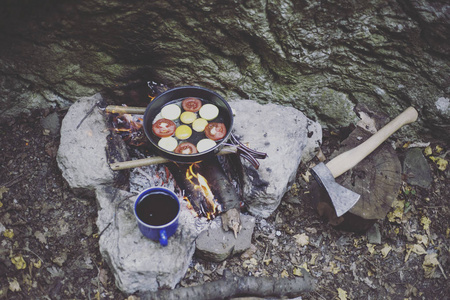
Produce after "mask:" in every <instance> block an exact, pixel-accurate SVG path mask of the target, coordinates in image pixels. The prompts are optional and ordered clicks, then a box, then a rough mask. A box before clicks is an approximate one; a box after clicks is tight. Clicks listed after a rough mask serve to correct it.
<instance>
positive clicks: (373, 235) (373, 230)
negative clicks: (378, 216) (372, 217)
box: [367, 223, 381, 245]
mask: <svg viewBox="0 0 450 300" xmlns="http://www.w3.org/2000/svg"><path fill="white" fill-rule="evenodd" d="M367 240H368V241H369V243H371V244H377V245H379V244H381V233H380V225H378V224H377V223H375V224H373V226H372V227H370V229H369V230H368V231H367Z"/></svg>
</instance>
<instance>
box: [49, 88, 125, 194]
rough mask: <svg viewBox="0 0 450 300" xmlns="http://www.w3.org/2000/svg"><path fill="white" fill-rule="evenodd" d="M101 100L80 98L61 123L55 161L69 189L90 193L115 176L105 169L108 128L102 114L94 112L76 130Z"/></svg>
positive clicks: (112, 181) (111, 182)
mask: <svg viewBox="0 0 450 300" xmlns="http://www.w3.org/2000/svg"><path fill="white" fill-rule="evenodd" d="M101 99H102V97H101V96H100V94H96V95H94V96H92V97H85V98H81V99H80V100H78V101H77V102H75V103H74V104H73V105H72V106H71V107H70V109H69V111H68V112H67V114H66V116H65V117H64V119H63V121H62V126H61V143H60V145H59V149H58V155H57V157H56V160H57V162H58V166H59V168H60V169H61V172H62V175H63V177H64V179H66V181H67V182H68V183H69V185H70V186H71V187H72V188H73V189H81V190H85V189H87V190H94V189H95V187H97V186H100V185H104V184H106V185H112V184H113V183H114V180H115V176H116V175H117V173H114V171H112V170H111V168H110V167H109V165H108V161H107V157H106V147H107V139H106V137H107V136H108V134H109V128H108V127H107V125H106V120H105V116H104V114H103V112H101V111H100V110H98V109H94V111H93V112H92V113H91V114H90V115H89V116H88V117H87V118H86V119H85V120H84V121H83V123H81V125H80V127H79V128H77V126H78V124H80V121H81V120H82V119H83V118H84V117H85V116H86V113H87V112H88V111H89V110H90V109H91V108H92V107H93V106H94V105H95V104H96V102H97V101H99V100H101Z"/></svg>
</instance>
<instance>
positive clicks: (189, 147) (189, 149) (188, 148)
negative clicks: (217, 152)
mask: <svg viewBox="0 0 450 300" xmlns="http://www.w3.org/2000/svg"><path fill="white" fill-rule="evenodd" d="M174 152H175V153H179V154H194V153H198V151H197V147H195V145H194V144H192V143H188V142H184V143H181V144H179V145H178V146H177V147H176V148H175V150H174Z"/></svg>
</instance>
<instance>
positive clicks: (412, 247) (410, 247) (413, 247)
mask: <svg viewBox="0 0 450 300" xmlns="http://www.w3.org/2000/svg"><path fill="white" fill-rule="evenodd" d="M411 252H414V253H416V254H418V255H424V254H427V251H425V249H424V248H423V247H422V246H421V245H419V244H414V245H406V256H405V262H406V261H407V260H408V259H409V256H410V254H411Z"/></svg>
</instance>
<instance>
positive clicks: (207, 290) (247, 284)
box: [140, 270, 315, 300]
mask: <svg viewBox="0 0 450 300" xmlns="http://www.w3.org/2000/svg"><path fill="white" fill-rule="evenodd" d="M304 273H305V274H307V272H306V271H304ZM314 289H315V285H314V282H313V281H312V279H311V277H310V276H308V277H306V276H305V277H304V278H303V277H296V278H292V279H291V278H273V277H250V276H234V275H233V274H231V272H230V271H228V270H225V272H224V277H223V278H221V279H219V280H217V281H213V282H207V283H204V284H202V285H198V286H192V287H186V288H177V289H174V290H160V291H157V292H147V293H143V294H142V295H140V299H141V300H152V299H158V300H169V299H177V300H178V299H196V300H207V299H229V298H231V297H237V296H240V297H242V296H254V297H264V298H267V297H290V298H293V297H298V296H300V295H303V294H306V293H308V292H312V291H314Z"/></svg>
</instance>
